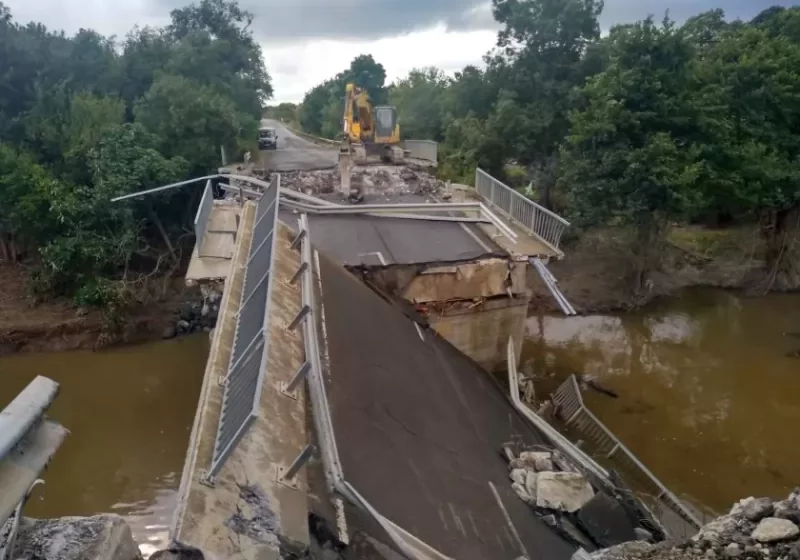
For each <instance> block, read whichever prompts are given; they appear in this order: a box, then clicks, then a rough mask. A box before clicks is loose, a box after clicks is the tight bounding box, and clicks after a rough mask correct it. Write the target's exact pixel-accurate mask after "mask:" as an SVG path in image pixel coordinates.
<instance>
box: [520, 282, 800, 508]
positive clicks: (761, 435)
mask: <svg viewBox="0 0 800 560" xmlns="http://www.w3.org/2000/svg"><path fill="white" fill-rule="evenodd" d="M791 331H795V332H796V331H800V296H797V295H783V296H781V295H775V296H769V297H764V298H757V299H756V298H742V297H739V296H737V295H736V294H733V293H729V292H723V291H709V290H696V291H690V292H687V293H685V294H684V295H683V296H682V297H681V298H680V299H675V300H670V301H667V302H664V303H661V304H659V305H657V306H653V307H651V308H648V309H645V310H643V311H641V312H637V313H632V314H620V315H593V316H585V317H574V318H564V317H550V316H545V317H531V318H529V320H528V323H527V341H526V344H525V347H524V348H523V363H522V371H525V372H530V373H535V374H536V376H537V380H538V384H539V387H538V388H539V391H540V393H541V392H542V391H545V392H547V391H550V390H552V389H554V388H555V387H556V386H557V385H558V383H560V382H561V381H562V380H563V379H564V378H566V376H567V375H569V374H570V373H578V372H580V373H588V374H593V375H596V376H597V377H598V379H600V380H601V381H602V383H604V384H606V385H608V386H609V387H610V388H612V389H613V390H614V391H616V392H617V393H618V394H619V395H620V398H619V399H611V398H609V397H606V396H603V395H600V394H597V393H594V392H589V393H586V394H585V395H584V396H585V399H586V401H587V404H588V405H589V406H590V407H591V408H592V410H593V411H594V412H595V413H596V414H597V415H598V416H599V417H600V418H601V420H603V421H604V422H605V423H606V424H607V425H608V426H609V427H610V428H611V429H612V430H613V431H614V432H615V433H617V435H618V436H619V437H620V438H621V439H622V440H623V441H624V442H625V443H626V444H627V445H628V446H629V447H630V448H631V449H632V450H633V451H634V452H635V453H637V454H638V455H639V456H640V457H641V458H642V459H643V460H644V461H645V463H646V464H647V465H648V466H650V468H651V469H652V470H653V471H654V472H655V473H656V474H657V475H658V476H659V477H660V478H661V479H662V480H663V481H664V482H665V483H667V484H668V485H669V486H670V487H672V489H673V490H674V491H676V492H677V493H679V494H680V493H683V494H687V495H689V496H691V497H693V498H694V499H697V500H699V501H700V502H702V503H704V504H706V505H708V506H709V507H711V508H714V509H724V508H726V507H727V506H729V505H730V503H731V502H732V501H734V500H736V499H739V498H741V497H743V496H748V495H771V496H776V497H777V496H780V495H782V494H783V495H785V494H786V493H787V492H788V491H789V490H790V489H791V488H792V487H794V486H795V485H797V484H800V471H798V469H797V465H798V464H800V447H798V446H797V445H796V438H795V430H796V426H798V425H800V360H799V359H797V358H790V357H787V353H789V352H791V351H792V350H794V349H796V348H795V347H796V346H800V339H796V338H792V337H788V336H784V333H785V332H791Z"/></svg>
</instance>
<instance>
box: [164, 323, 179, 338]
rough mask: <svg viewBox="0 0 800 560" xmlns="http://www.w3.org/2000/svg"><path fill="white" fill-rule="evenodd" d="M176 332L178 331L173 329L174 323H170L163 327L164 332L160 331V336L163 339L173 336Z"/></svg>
mask: <svg viewBox="0 0 800 560" xmlns="http://www.w3.org/2000/svg"><path fill="white" fill-rule="evenodd" d="M177 334H178V331H177V330H176V329H175V325H170V326H168V327H167V328H165V329H164V332H162V333H161V338H163V339H165V340H166V339H169V338H175V336H176V335H177Z"/></svg>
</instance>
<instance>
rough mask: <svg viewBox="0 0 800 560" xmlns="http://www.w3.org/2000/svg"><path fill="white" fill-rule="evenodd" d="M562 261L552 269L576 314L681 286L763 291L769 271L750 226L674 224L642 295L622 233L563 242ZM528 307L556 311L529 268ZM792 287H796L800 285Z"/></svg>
mask: <svg viewBox="0 0 800 560" xmlns="http://www.w3.org/2000/svg"><path fill="white" fill-rule="evenodd" d="M562 249H563V251H564V253H565V257H564V259H563V260H560V261H556V262H552V263H550V265H549V268H550V270H551V271H552V272H553V274H554V275H555V277H556V278H557V279H558V281H559V284H558V285H559V287H560V288H561V291H562V292H563V293H564V295H566V297H567V299H568V300H569V301H570V303H571V304H572V305H573V307H575V309H576V310H577V311H578V313H579V314H586V313H602V312H608V311H626V310H631V309H634V308H637V307H641V306H643V305H645V304H647V303H650V302H651V301H653V300H655V299H658V298H660V297H663V296H672V295H676V294H677V293H678V292H680V291H681V290H683V289H685V288H694V287H710V288H723V289H733V290H741V291H742V292H744V293H745V294H747V295H763V294H764V293H765V286H766V284H767V283H765V280H766V279H767V278H768V271H767V270H766V265H765V262H764V259H763V253H764V250H765V248H764V245H763V242H762V241H761V239H760V238H759V236H758V235H757V233H756V231H755V229H754V228H742V229H732V230H709V229H704V228H698V227H686V228H676V229H675V230H673V232H672V234H671V235H670V241H669V243H668V244H667V247H666V249H665V251H664V255H663V258H662V260H661V262H660V266H659V269H658V270H656V271H654V272H653V273H652V274H651V276H650V280H649V282H648V283H647V285H646V287H645V290H644V291H643V292H642V293H639V294H635V293H634V292H633V290H632V289H631V284H630V282H629V278H630V276H629V271H630V270H631V251H630V246H629V244H627V240H626V239H625V236H624V234H623V233H620V232H618V231H613V230H606V231H595V232H588V233H583V234H582V235H580V236H579V237H578V238H577V239H572V240H569V241H567V242H566V243H563V244H562ZM529 285H530V286H531V288H532V289H533V296H534V297H533V299H532V302H531V308H532V309H533V310H536V311H545V312H550V311H552V312H560V309H559V308H558V306H557V304H556V301H555V299H554V298H553V297H552V296H551V295H550V293H549V292H548V291H547V288H546V287H545V285H544V283H543V282H542V281H541V280H540V279H539V278H538V276H537V275H536V274H535V273H534V272H533V271H532V272H531V274H530V277H529ZM794 289H796V290H800V285H798V286H795V287H794Z"/></svg>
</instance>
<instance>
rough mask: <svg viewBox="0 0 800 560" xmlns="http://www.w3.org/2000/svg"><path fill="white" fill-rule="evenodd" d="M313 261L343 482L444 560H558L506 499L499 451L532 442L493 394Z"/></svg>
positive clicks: (543, 533) (466, 362)
mask: <svg viewBox="0 0 800 560" xmlns="http://www.w3.org/2000/svg"><path fill="white" fill-rule="evenodd" d="M312 241H313V238H312ZM319 262H320V280H321V290H322V303H323V306H324V309H323V315H324V318H325V319H324V320H325V324H324V332H325V340H326V342H327V354H328V356H329V371H328V372H327V374H326V375H325V377H326V379H327V380H328V383H329V385H328V394H329V399H330V406H331V410H332V417H333V423H334V431H335V433H336V436H337V442H338V446H339V453H340V456H341V460H342V465H343V469H344V475H345V478H346V479H347V480H348V481H349V482H350V483H352V484H353V486H354V487H355V488H356V489H357V490H358V491H359V492H360V493H361V494H362V495H364V497H365V498H366V499H367V500H368V501H369V502H370V503H371V504H372V505H373V506H374V507H375V508H376V509H377V510H378V511H379V512H381V514H382V515H384V516H386V517H387V518H389V519H390V520H392V521H393V522H394V523H396V524H398V525H399V526H401V527H402V528H403V529H405V530H406V531H408V532H410V533H412V534H413V535H415V536H416V537H418V538H420V539H422V540H423V541H425V542H426V543H427V544H429V545H430V546H432V547H434V548H436V549H437V550H439V551H440V552H442V553H443V554H446V555H448V556H450V557H451V558H457V559H459V560H472V559H475V560H477V559H485V558H514V557H517V556H520V555H523V556H526V557H528V558H544V559H550V558H554V559H566V558H569V557H570V555H571V554H572V552H573V551H574V549H573V548H572V547H571V546H570V545H569V544H567V543H566V542H565V541H564V540H562V539H561V538H560V537H559V536H558V535H556V534H555V533H554V532H553V531H552V530H551V529H550V528H549V527H547V526H546V525H545V524H544V523H543V522H541V521H540V520H539V519H538V518H536V516H535V515H533V513H532V512H531V510H530V508H528V506H526V505H525V504H523V503H522V502H521V501H520V500H519V499H518V498H517V497H516V496H515V495H514V494H513V493H512V491H511V486H510V482H509V480H508V467H507V465H506V463H505V461H504V460H503V459H502V457H501V456H500V453H499V450H500V448H501V447H502V445H503V444H504V443H506V442H509V441H512V440H515V439H521V440H522V441H524V442H526V443H528V444H535V443H542V442H543V440H542V438H541V436H540V435H539V434H538V433H536V432H534V431H533V430H532V429H531V428H530V426H529V425H528V424H527V423H526V422H525V421H524V419H523V418H521V417H520V416H519V414H518V413H517V412H516V411H515V410H514V409H513V407H512V406H511V404H510V402H509V400H508V399H507V397H506V396H505V395H504V393H503V391H502V389H501V388H500V386H499V385H498V384H497V383H496V382H495V381H494V380H492V379H491V378H490V377H489V376H488V375H487V374H486V373H485V372H484V371H483V370H482V369H481V368H480V367H479V366H477V365H476V364H475V363H474V362H472V361H471V360H470V359H468V358H466V357H465V356H464V355H462V354H461V353H460V352H458V351H457V350H456V349H455V348H454V347H453V346H451V345H450V344H449V343H447V342H446V341H444V340H443V339H442V338H440V337H439V336H437V335H435V334H434V333H433V332H431V331H428V330H424V331H418V329H417V327H416V326H415V324H414V323H413V322H412V321H411V320H409V319H408V318H407V317H406V316H405V315H404V314H403V313H402V312H400V311H399V310H398V309H397V308H395V307H393V306H392V305H391V304H389V303H387V302H385V301H384V300H383V299H381V298H380V297H379V296H378V295H377V294H375V293H374V292H372V291H371V290H370V289H369V288H367V287H366V286H365V285H364V284H362V283H361V282H360V281H359V280H358V279H356V278H355V277H354V276H352V275H351V274H349V273H348V272H347V271H345V270H344V269H343V268H342V267H341V266H339V265H337V264H334V263H332V262H331V261H330V260H328V259H327V258H326V257H323V256H320V259H319ZM491 485H494V487H495V488H496V490H497V493H498V494H499V497H500V501H501V502H502V505H501V504H500V503H498V499H497V497H496V496H495V494H494V491H493V489H492V486H491ZM502 508H505V509H506V510H507V512H508V514H509V515H510V518H511V521H512V523H513V526H514V529H515V530H516V532H517V533H519V535H520V537H521V540H522V543H523V545H524V548H525V550H524V551H523V550H521V548H522V547H520V545H519V543H518V542H517V540H516V539H515V537H514V536H513V530H512V529H511V528H510V527H509V524H508V523H507V521H506V517H505V514H504V512H503V509H502Z"/></svg>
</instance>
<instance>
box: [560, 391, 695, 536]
mask: <svg viewBox="0 0 800 560" xmlns="http://www.w3.org/2000/svg"><path fill="white" fill-rule="evenodd" d="M552 399H553V404H554V405H555V411H556V414H557V416H558V417H559V418H561V419H562V420H563V421H564V423H565V424H566V426H567V427H568V428H572V429H575V430H576V431H578V432H579V433H580V434H581V435H582V436H583V437H585V438H587V439H588V440H589V441H590V442H591V444H592V445H593V449H594V454H595V455H596V456H598V457H602V458H604V459H606V460H612V459H614V460H615V462H616V463H617V464H618V465H619V467H620V470H625V471H628V472H630V471H631V469H632V470H633V473H632V474H633V478H634V480H635V481H636V482H637V483H638V484H639V485H640V486H641V487H642V490H643V492H637V495H638V497H639V499H640V500H642V501H643V502H644V503H646V505H647V506H648V508H649V509H650V510H651V511H652V512H653V514H654V515H656V516H657V517H658V519H660V520H661V522H662V524H664V525H665V527H666V528H667V530H668V531H669V532H670V533H671V534H672V535H673V536H678V537H682V538H688V537H690V536H692V535H694V534H695V533H696V532H697V531H698V530H699V529H700V527H701V526H702V525H703V523H702V521H701V519H700V518H699V517H698V516H697V515H696V513H695V512H694V511H692V510H691V509H689V508H688V507H687V506H686V504H684V503H683V502H682V501H681V500H680V499H678V497H677V496H675V494H673V493H672V492H671V491H670V490H669V489H668V488H667V487H666V486H665V485H664V484H663V483H662V482H661V481H660V480H659V479H658V478H657V477H656V476H655V475H654V474H653V473H652V472H650V469H648V468H647V467H646V466H645V465H644V464H643V463H642V462H641V461H640V460H639V458H638V457H636V455H634V454H633V452H631V451H630V450H629V449H628V448H627V447H625V445H624V444H623V443H622V442H621V441H620V440H619V439H618V438H617V437H616V436H615V435H614V434H613V432H611V430H609V429H608V428H607V427H606V426H605V425H604V424H603V423H602V422H600V420H598V418H597V417H596V416H595V415H594V414H593V413H592V411H591V410H589V409H588V408H587V407H586V405H585V404H584V402H583V397H582V395H581V391H580V387H579V386H578V381H577V379H576V378H575V376H574V375H570V376H569V377H568V378H567V380H566V381H564V383H562V384H561V385H560V386H559V387H558V389H556V391H555V392H554V393H553V396H552Z"/></svg>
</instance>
